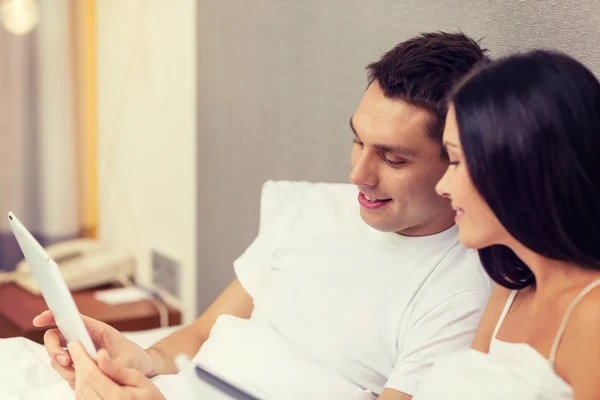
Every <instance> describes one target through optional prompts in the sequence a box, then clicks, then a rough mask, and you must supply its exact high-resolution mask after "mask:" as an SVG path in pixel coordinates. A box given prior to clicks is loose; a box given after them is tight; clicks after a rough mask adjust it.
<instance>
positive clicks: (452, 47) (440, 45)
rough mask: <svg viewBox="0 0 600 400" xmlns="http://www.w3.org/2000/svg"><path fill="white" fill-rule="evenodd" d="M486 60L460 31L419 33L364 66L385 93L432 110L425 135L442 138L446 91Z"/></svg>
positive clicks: (372, 79)
mask: <svg viewBox="0 0 600 400" xmlns="http://www.w3.org/2000/svg"><path fill="white" fill-rule="evenodd" d="M482 62H489V58H488V57H487V49H485V48H482V47H480V46H479V43H478V42H477V41H475V40H473V39H471V38H470V37H468V36H467V35H465V34H464V33H462V32H458V33H446V32H435V33H423V34H421V35H419V36H416V37H414V38H412V39H409V40H407V41H405V42H402V43H400V44H398V45H396V47H394V48H393V49H392V50H390V51H388V52H387V53H385V54H384V55H383V57H381V59H380V60H379V61H376V62H374V63H371V64H369V65H368V66H367V71H368V78H369V85H371V84H372V83H373V82H374V81H377V82H378V84H379V86H380V87H381V89H382V90H383V93H384V95H385V96H386V97H388V98H390V99H394V100H403V101H406V102H408V103H410V104H413V105H415V106H417V107H421V108H423V109H426V110H428V111H430V112H431V113H432V116H433V119H432V121H431V124H430V126H429V130H428V134H429V137H430V138H431V139H433V140H435V141H436V142H440V143H441V141H442V132H443V130H444V122H445V120H446V113H447V111H448V103H447V100H448V95H449V94H450V92H451V90H452V88H453V86H454V84H455V83H457V82H458V81H460V80H461V79H462V78H463V77H465V76H466V75H467V74H468V73H469V72H470V71H471V70H472V69H473V67H474V66H475V65H477V64H479V63H482Z"/></svg>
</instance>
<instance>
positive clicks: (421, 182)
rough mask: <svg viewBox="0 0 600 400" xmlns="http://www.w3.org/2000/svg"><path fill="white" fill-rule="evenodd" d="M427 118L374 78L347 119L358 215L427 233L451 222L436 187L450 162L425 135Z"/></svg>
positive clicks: (385, 226)
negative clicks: (393, 96) (390, 96)
mask: <svg viewBox="0 0 600 400" xmlns="http://www.w3.org/2000/svg"><path fill="white" fill-rule="evenodd" d="M431 118H432V115H431V114H430V113H429V112H428V111H426V110H424V109H421V108H418V107H415V106H413V105H411V104H409V103H406V102H404V101H401V100H391V99H388V98H386V97H385V96H384V94H383V91H382V90H381V88H380V86H379V84H378V83H377V82H376V81H375V82H373V84H371V85H370V86H369V88H368V89H367V91H366V92H365V94H364V96H363V98H362V100H361V102H360V104H359V105H358V108H357V110H356V112H355V113H354V116H353V117H352V119H351V120H350V124H351V127H352V130H353V131H354V132H353V134H354V136H355V143H354V147H353V149H352V156H351V161H352V172H351V174H350V182H352V183H353V184H354V185H356V186H357V187H358V190H359V192H360V193H359V195H358V202H359V203H360V215H361V217H362V218H363V220H364V221H365V222H366V223H367V224H369V225H370V226H372V227H373V228H375V229H378V230H380V231H384V232H397V233H400V234H403V235H407V236H425V235H432V234H435V233H438V232H441V231H443V230H445V229H447V228H449V227H450V226H452V224H453V223H454V222H453V219H454V212H453V210H452V208H451V207H450V203H449V201H448V200H447V199H444V198H442V197H440V196H438V195H437V193H436V192H435V185H436V183H437V182H438V181H439V180H440V178H441V177H442V175H444V172H445V170H446V168H447V166H448V162H447V161H446V160H444V159H443V158H442V157H440V152H441V145H440V144H439V143H436V142H434V141H433V140H431V139H430V138H429V137H428V136H427V126H428V123H429V122H430V121H431Z"/></svg>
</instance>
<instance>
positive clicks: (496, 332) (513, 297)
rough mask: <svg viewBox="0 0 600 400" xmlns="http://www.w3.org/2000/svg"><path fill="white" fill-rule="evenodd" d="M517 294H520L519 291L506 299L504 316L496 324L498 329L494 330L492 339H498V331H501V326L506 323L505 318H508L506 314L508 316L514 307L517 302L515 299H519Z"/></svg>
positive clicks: (511, 293)
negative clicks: (513, 304) (514, 302)
mask: <svg viewBox="0 0 600 400" xmlns="http://www.w3.org/2000/svg"><path fill="white" fill-rule="evenodd" d="M517 293H519V291H518V290H513V291H512V292H510V294H509V295H508V298H507V299H506V303H505V304H504V309H503V310H502V314H500V318H498V322H496V328H495V329H494V334H493V335H492V339H496V335H497V334H498V331H499V330H500V326H501V325H502V322H504V318H506V314H508V310H510V307H511V306H512V303H513V301H515V297H517Z"/></svg>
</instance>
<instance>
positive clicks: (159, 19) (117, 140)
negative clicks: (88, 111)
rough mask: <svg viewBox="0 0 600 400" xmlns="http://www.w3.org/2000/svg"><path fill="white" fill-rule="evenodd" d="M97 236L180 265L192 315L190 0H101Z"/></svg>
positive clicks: (145, 268) (143, 271)
mask: <svg viewBox="0 0 600 400" xmlns="http://www.w3.org/2000/svg"><path fill="white" fill-rule="evenodd" d="M96 4H97V18H98V21H97V40H98V96H99V98H98V111H99V115H98V118H99V132H98V142H99V143H98V145H99V196H100V220H99V234H100V237H101V238H103V239H105V240H108V241H110V242H113V243H116V244H120V245H122V246H125V247H126V248H130V249H132V250H133V251H135V253H136V256H137V258H138V262H139V267H140V270H139V278H140V279H141V280H142V281H143V282H149V281H150V279H151V276H152V275H151V269H150V265H149V262H150V251H151V250H153V249H155V250H157V251H160V252H162V253H164V254H166V255H167V256H169V257H171V258H173V259H175V260H177V261H179V262H180V264H181V267H182V275H181V282H180V284H181V289H182V296H181V303H182V306H183V311H184V319H185V320H186V321H189V320H190V319H191V318H192V317H193V316H194V315H195V305H196V301H195V282H196V275H195V272H196V251H195V247H196V235H195V231H196V217H195V214H196V166H195V163H196V130H195V125H196V119H195V114H196V108H195V103H196V97H195V96H196V94H195V93H196V83H195V77H196V65H195V62H196V53H195V49H196V20H195V13H196V2H195V1H193V0H176V1H162V0H127V1H123V0H101V1H97V2H96Z"/></svg>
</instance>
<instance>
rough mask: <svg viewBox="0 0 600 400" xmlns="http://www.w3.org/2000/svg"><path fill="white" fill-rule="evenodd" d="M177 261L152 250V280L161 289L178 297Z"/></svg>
mask: <svg viewBox="0 0 600 400" xmlns="http://www.w3.org/2000/svg"><path fill="white" fill-rule="evenodd" d="M179 275H180V274H179V263H178V262H177V261H175V260H173V259H172V258H170V257H167V256H166V255H164V254H161V253H159V252H157V251H152V282H153V283H154V284H155V285H156V286H157V287H159V288H160V289H162V290H165V291H167V292H169V293H170V294H172V295H173V296H175V297H177V298H180V297H179Z"/></svg>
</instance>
